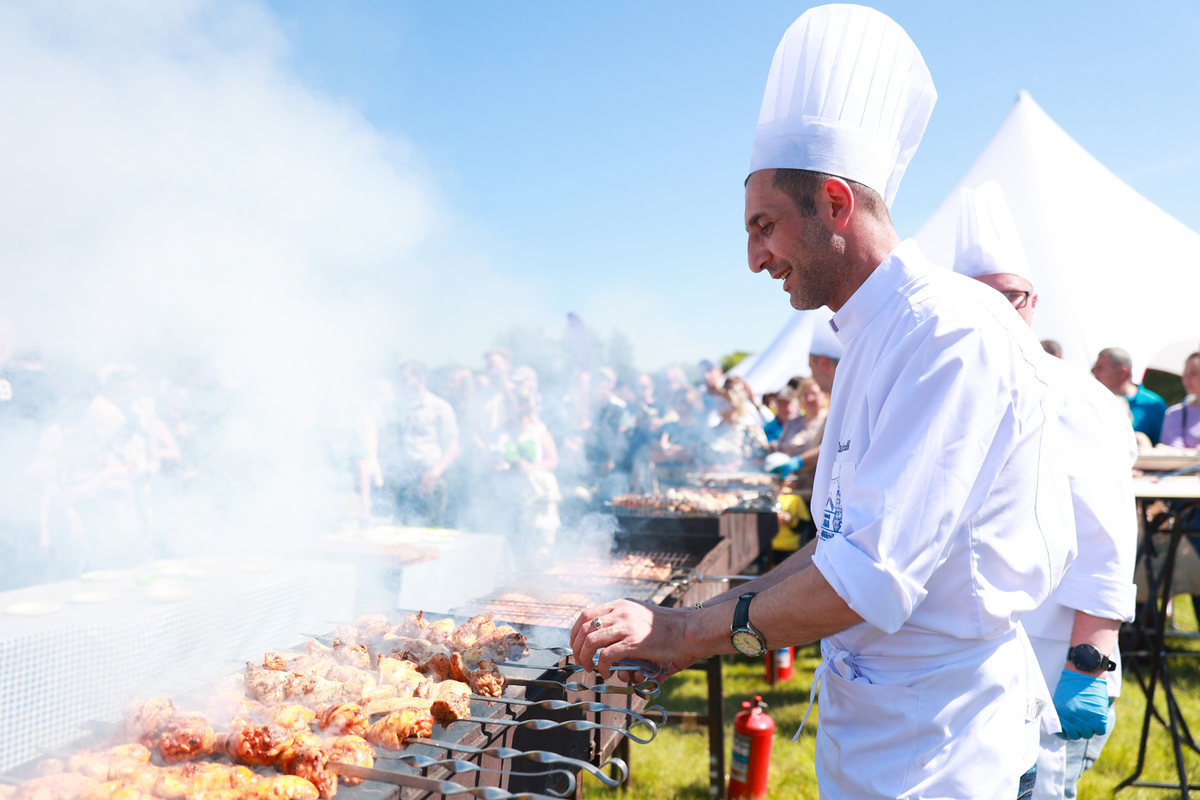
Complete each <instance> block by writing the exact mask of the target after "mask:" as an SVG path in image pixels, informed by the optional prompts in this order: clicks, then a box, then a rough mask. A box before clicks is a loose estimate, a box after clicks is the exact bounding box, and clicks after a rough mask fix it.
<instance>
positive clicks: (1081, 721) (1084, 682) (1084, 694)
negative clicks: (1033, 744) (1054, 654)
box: [1054, 669, 1108, 739]
mask: <svg viewBox="0 0 1200 800" xmlns="http://www.w3.org/2000/svg"><path fill="white" fill-rule="evenodd" d="M1054 709H1055V710H1056V711H1058V720H1059V722H1061V723H1062V733H1060V734H1059V736H1061V737H1062V738H1064V739H1090V738H1091V737H1093V736H1099V735H1100V734H1102V733H1104V731H1105V730H1107V729H1108V684H1107V683H1106V682H1105V680H1104V678H1093V677H1092V676H1091V675H1081V674H1079V673H1078V672H1072V671H1071V670H1069V669H1064V670H1063V671H1062V675H1060V676H1059V678H1058V688H1057V689H1055V690H1054Z"/></svg>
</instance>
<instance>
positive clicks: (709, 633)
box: [684, 551, 862, 658]
mask: <svg viewBox="0 0 1200 800" xmlns="http://www.w3.org/2000/svg"><path fill="white" fill-rule="evenodd" d="M801 552H803V551H801ZM799 557H800V553H797V554H796V556H793V558H794V559H797V560H798V559H799ZM789 560H791V559H789ZM785 563H787V562H785ZM778 571H779V568H776V570H774V571H773V572H772V573H771V574H772V575H773V574H775V572H778ZM767 577H770V575H767V576H763V578H764V579H765V578H767ZM760 580H761V579H760ZM748 591H751V592H752V591H757V592H758V596H757V597H755V598H754V600H753V601H752V602H751V604H750V623H751V624H752V625H753V626H754V627H755V628H756V629H758V630H759V631H760V632H761V633H762V634H763V636H764V637H765V638H766V644H767V646H768V647H770V648H772V649H778V648H781V647H789V646H792V645H805V644H810V643H812V642H815V641H817V640H819V639H821V638H823V637H825V636H830V635H832V634H835V633H838V632H840V631H844V630H846V629H847V628H850V627H852V626H854V625H857V624H858V623H860V622H862V617H860V616H859V615H858V614H856V613H854V611H852V610H851V609H850V607H849V606H847V605H846V601H844V600H842V598H841V597H839V596H838V595H837V592H835V591H834V590H833V587H832V586H830V585H829V582H828V581H826V580H825V576H824V575H822V574H821V572H820V570H818V569H817V568H816V567H814V566H812V565H811V560H810V563H809V564H808V565H807V566H804V567H801V568H800V569H798V570H796V571H794V572H792V574H790V575H788V576H786V577H785V578H784V579H783V580H776V581H775V582H774V583H773V584H772V585H770V586H767V587H765V588H764V587H763V586H762V585H761V584H758V582H757V581H755V582H753V583H751V584H747V585H745V586H742V587H739V588H738V589H735V590H733V591H732V592H727V593H726V594H725V595H722V596H721V598H728V596H729V595H734V597H733V598H732V599H736V597H740V596H741V595H742V594H745V593H746V592H748ZM735 593H736V594H735ZM715 599H719V598H714V600H715ZM732 622H733V605H732V604H731V603H728V602H723V603H720V604H718V605H716V606H710V605H709V604H708V603H705V607H704V609H703V610H701V611H700V612H698V613H696V614H695V616H694V617H693V618H692V624H690V625H689V626H688V629H687V631H686V635H685V637H684V638H685V644H684V647H685V648H686V649H687V651H688V654H689V655H692V656H694V657H695V658H704V657H707V656H710V655H716V654H719V653H732V652H733V645H732V643H731V642H730V639H729V629H730V625H731V624H732Z"/></svg>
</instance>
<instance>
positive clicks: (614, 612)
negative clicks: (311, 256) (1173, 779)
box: [571, 600, 696, 680]
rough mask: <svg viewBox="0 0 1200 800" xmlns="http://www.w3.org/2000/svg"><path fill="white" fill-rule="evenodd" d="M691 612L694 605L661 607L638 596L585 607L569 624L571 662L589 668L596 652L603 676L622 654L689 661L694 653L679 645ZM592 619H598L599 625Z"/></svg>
mask: <svg viewBox="0 0 1200 800" xmlns="http://www.w3.org/2000/svg"><path fill="white" fill-rule="evenodd" d="M695 614H696V611H695V610H694V609H675V608H662V607H661V606H655V605H651V604H649V603H643V602H641V601H638V600H615V601H613V602H610V603H600V604H599V605H594V606H591V607H590V608H586V609H584V610H583V611H581V612H580V613H579V617H578V619H576V620H575V624H574V625H573V626H572V627H571V649H572V650H574V651H575V663H576V664H579V665H580V666H582V667H583V668H584V669H585V670H587V671H588V672H591V671H592V665H593V661H592V659H593V658H594V657H595V656H596V654H597V653H599V658H598V659H597V661H596V663H595V666H596V668H597V670H598V671H599V673H600V675H601V676H602V677H603V678H604V679H605V680H607V679H608V676H609V671H610V668H611V667H612V665H613V664H615V663H616V662H618V661H620V660H621V659H623V658H641V659H645V660H647V661H657V662H658V663H660V664H667V663H669V662H672V663H676V664H685V665H686V664H690V663H692V661H695V656H694V655H691V654H688V653H686V652H684V650H683V646H682V645H683V643H684V641H685V639H686V632H687V625H688V617H689V616H692V617H694V616H695ZM596 620H599V621H600V622H599V627H597V623H596ZM689 659H690V660H689ZM676 671H678V669H677V670H676ZM672 674H674V673H672Z"/></svg>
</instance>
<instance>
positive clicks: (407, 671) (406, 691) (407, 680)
mask: <svg viewBox="0 0 1200 800" xmlns="http://www.w3.org/2000/svg"><path fill="white" fill-rule="evenodd" d="M379 677H380V679H381V680H382V681H383V682H384V683H387V684H390V685H392V686H395V687H396V694H397V695H398V696H400V697H412V696H413V695H414V694H415V693H416V691H417V689H418V688H419V687H420V685H421V684H422V683H424V682H425V681H426V680H428V679H427V678H426V677H425V676H424V675H422V674H421V673H420V672H418V671H417V665H416V664H414V663H413V662H411V661H405V660H404V659H402V658H389V657H388V656H380V657H379Z"/></svg>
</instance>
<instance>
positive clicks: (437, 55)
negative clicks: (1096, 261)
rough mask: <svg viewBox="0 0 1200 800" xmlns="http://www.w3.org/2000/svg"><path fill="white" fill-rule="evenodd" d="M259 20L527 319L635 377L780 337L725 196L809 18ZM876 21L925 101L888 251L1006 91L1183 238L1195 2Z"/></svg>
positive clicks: (654, 11) (325, 16) (1004, 103)
mask: <svg viewBox="0 0 1200 800" xmlns="http://www.w3.org/2000/svg"><path fill="white" fill-rule="evenodd" d="M271 7H272V9H273V10H274V12H275V14H277V15H278V17H279V20H280V24H281V29H282V30H283V32H284V35H285V36H286V39H287V41H288V44H289V47H290V52H289V56H288V63H289V64H290V65H291V66H292V68H293V69H294V70H295V72H296V74H297V75H298V77H299V79H300V80H302V81H303V82H304V83H305V84H306V85H308V86H310V87H313V88H314V89H317V90H319V91H322V92H325V93H328V94H329V95H331V96H333V97H335V98H337V99H339V100H341V101H342V102H345V103H347V104H349V105H351V106H353V107H354V108H356V109H357V110H359V111H360V112H361V113H362V115H363V116H364V117H365V119H366V120H367V121H369V122H370V123H371V124H372V125H374V126H376V127H377V128H379V129H380V130H382V131H385V132H387V133H388V134H390V135H395V136H397V137H400V138H402V139H404V140H407V141H408V142H410V143H411V144H412V146H413V147H414V148H415V156H416V158H417V159H418V160H419V161H420V162H421V163H422V164H423V165H424V167H425V169H426V170H427V172H428V176H429V179H430V180H431V182H432V184H433V186H434V188H435V191H436V193H437V195H438V197H439V200H440V202H441V204H442V206H443V208H444V213H445V214H447V215H449V216H450V217H452V218H453V220H454V222H453V229H454V231H455V239H456V241H455V243H454V246H456V247H464V248H466V249H467V250H469V251H473V252H476V253H479V254H482V256H483V257H485V258H487V259H490V260H491V261H492V262H493V264H494V266H495V268H496V269H497V270H499V271H501V272H503V273H506V274H512V275H518V276H521V277H522V278H523V279H527V280H529V281H530V282H531V283H532V284H535V285H536V286H537V287H538V292H537V294H536V295H534V296H536V300H537V303H538V304H539V305H542V306H543V307H542V308H541V309H540V310H541V311H542V312H544V313H546V314H548V315H550V316H551V317H553V315H554V314H565V313H566V312H567V311H571V310H575V311H578V312H579V313H581V314H583V315H584V318H585V319H586V320H587V321H588V322H589V323H590V324H591V325H593V326H594V327H597V328H599V329H600V330H609V329H613V328H619V329H622V330H625V332H626V333H627V334H628V335H629V336H630V338H631V339H632V340H633V342H634V345H635V350H636V352H637V354H638V359H639V361H642V362H643V363H644V365H645V366H656V365H658V364H659V363H661V362H663V361H664V360H672V357H671V353H670V352H668V350H667V349H665V348H664V347H661V346H657V345H654V344H653V343H652V340H653V339H654V338H655V336H656V327H658V326H661V330H660V331H659V332H658V333H659V336H660V338H662V339H665V340H666V341H667V342H669V343H670V344H669V346H670V347H675V348H678V349H679V350H680V352H679V353H678V357H679V358H680V359H689V358H694V357H696V356H698V355H701V354H702V353H704V352H711V353H722V352H728V351H730V350H733V349H738V348H743V349H751V350H753V349H756V348H759V347H762V346H763V345H765V344H766V342H767V341H769V339H770V336H771V335H772V334H773V333H774V332H775V330H776V329H777V328H778V327H780V326H781V324H782V322H783V319H784V318H785V316H786V315H787V313H788V308H787V305H786V301H785V298H784V296H783V294H782V293H781V292H779V290H778V289H777V288H775V287H773V286H769V285H767V282H766V280H765V278H764V277H763V276H751V274H750V273H749V272H748V271H747V270H746V269H745V257H744V232H743V231H742V226H741V204H742V192H741V185H742V180H743V179H744V178H745V170H746V164H747V161H748V158H749V147H750V138H751V134H752V132H753V129H754V123H755V121H756V118H757V111H758V106H759V103H760V102H761V97H762V89H763V85H764V82H765V78H766V73H767V69H768V67H769V64H770V59H771V56H772V53H773V51H774V48H775V46H776V44H777V43H778V40H779V38H780V37H781V36H782V34H783V31H784V30H785V29H786V28H787V26H788V25H789V24H790V23H791V22H792V21H793V20H794V19H795V17H796V16H798V15H799V13H801V12H802V11H803V9H804V8H805V7H806V6H804V5H802V4H796V3H769V2H768V3H755V4H753V5H751V4H739V3H716V2H707V3H682V2H678V3H633V2H615V3H602V4H600V3H595V4H565V3H519V4H483V3H478V4H466V5H463V6H456V7H455V11H454V12H452V13H448V12H447V8H448V7H447V6H445V5H443V4H430V3H415V2H399V3H339V4H328V3H323V2H316V1H315V0H307V1H306V2H292V1H291V0H289V2H275V3H272V5H271ZM878 7H879V8H880V9H881V10H882V11H884V12H885V13H888V14H889V15H890V16H892V17H893V18H894V19H896V20H897V21H898V22H899V23H900V24H901V25H902V26H903V27H905V29H906V30H907V31H908V32H909V34H910V36H912V38H913V39H914V41H915V42H916V43H917V45H918V47H919V48H920V49H921V51H922V53H923V55H924V57H925V59H926V61H927V63H928V64H929V67H930V70H931V72H932V74H933V76H934V82H935V84H936V86H937V87H938V91H939V99H938V104H937V107H936V108H935V110H934V113H933V118H932V120H931V122H930V125H929V128H928V130H927V133H926V136H925V139H924V141H923V142H922V145H921V149H920V151H919V152H918V154H917V156H916V158H915V159H914V162H913V164H912V166H911V167H910V169H909V171H908V174H907V175H906V177H905V180H904V184H903V185H902V186H901V189H900V192H899V194H898V197H897V200H896V202H895V205H894V207H893V219H894V220H895V223H896V227H897V229H898V231H899V232H900V234H901V235H902V236H904V235H909V234H911V233H913V232H914V231H915V230H916V228H917V227H919V225H920V224H921V222H922V221H923V220H924V219H925V218H926V217H927V216H928V215H929V214H930V213H931V212H932V211H933V209H934V208H935V207H936V206H937V204H938V203H939V202H940V201H941V200H942V199H943V198H944V197H945V196H946V194H947V193H948V192H949V191H950V189H951V188H952V187H953V186H954V184H955V182H956V181H957V180H958V178H959V177H961V175H962V173H963V172H964V171H965V170H966V169H967V168H968V167H969V165H970V164H971V162H972V161H973V159H974V158H975V156H976V155H977V154H978V153H979V152H980V151H981V150H982V149H983V147H984V146H985V145H986V143H987V141H988V140H989V138H990V137H991V135H992V134H993V133H994V131H995V129H996V127H997V126H998V125H999V123H1000V121H1001V120H1002V119H1003V118H1004V116H1005V114H1006V113H1007V112H1008V110H1009V107H1010V105H1011V104H1012V102H1013V101H1014V99H1015V98H1016V95H1017V92H1018V91H1019V90H1021V89H1025V90H1028V91H1029V92H1030V93H1031V94H1032V96H1033V98H1034V99H1035V100H1036V101H1037V102H1038V103H1039V104H1040V105H1041V106H1042V107H1043V108H1044V109H1045V110H1046V111H1047V113H1049V114H1050V116H1051V117H1052V118H1053V119H1055V120H1056V121H1057V122H1058V123H1059V125H1061V126H1062V127H1063V128H1064V129H1065V130H1066V131H1067V132H1068V133H1069V134H1071V135H1072V136H1073V137H1074V138H1075V139H1076V140H1077V141H1078V142H1079V143H1080V144H1082V145H1083V146H1084V147H1085V148H1086V149H1087V150H1089V151H1090V152H1091V153H1092V154H1093V155H1094V156H1096V158H1098V159H1099V160H1100V161H1101V162H1102V163H1103V164H1105V165H1106V166H1107V167H1109V168H1110V169H1111V170H1113V171H1114V172H1115V173H1116V174H1117V175H1118V176H1120V177H1121V178H1123V179H1124V180H1125V181H1126V182H1128V183H1129V184H1131V185H1132V186H1133V187H1134V188H1135V189H1137V190H1138V191H1140V192H1141V193H1142V194H1144V195H1145V196H1147V197H1148V198H1149V199H1150V200H1152V201H1153V202H1155V203H1157V204H1158V205H1159V206H1160V207H1162V208H1163V209H1164V210H1166V211H1167V212H1168V213H1171V214H1172V215H1174V216H1175V217H1177V218H1178V219H1180V220H1181V221H1182V222H1184V223H1185V224H1187V225H1188V226H1190V227H1191V228H1193V229H1195V230H1200V198H1198V196H1197V192H1196V188H1195V187H1197V185H1200V47H1197V45H1196V43H1197V42H1198V41H1200V5H1198V4H1197V3H1195V2H1148V3H1139V4H1136V5H1134V4H1127V3H1112V2H1064V3H1045V2H1037V3H1033V2H1017V3H1011V2H1010V3H961V2H923V3H897V2H885V3H881V4H879V6H878ZM1063 188H1064V202H1069V192H1070V187H1063ZM531 297H533V296H531ZM654 318H657V320H658V322H657V323H656V322H655V319H654ZM680 329H682V330H680ZM681 333H682V335H680V334H681Z"/></svg>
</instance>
